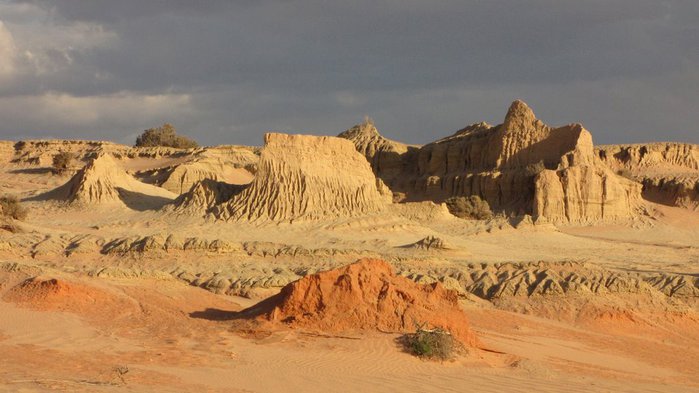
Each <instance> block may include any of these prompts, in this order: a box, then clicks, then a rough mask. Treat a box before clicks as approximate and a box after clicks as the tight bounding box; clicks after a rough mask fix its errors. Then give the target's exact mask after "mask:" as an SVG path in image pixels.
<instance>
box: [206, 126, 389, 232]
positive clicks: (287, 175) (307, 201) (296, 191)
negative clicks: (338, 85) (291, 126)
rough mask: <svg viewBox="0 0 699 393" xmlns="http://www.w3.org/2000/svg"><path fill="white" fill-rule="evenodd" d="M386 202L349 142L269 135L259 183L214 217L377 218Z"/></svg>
mask: <svg viewBox="0 0 699 393" xmlns="http://www.w3.org/2000/svg"><path fill="white" fill-rule="evenodd" d="M388 201H390V195H389V194H388V192H387V189H385V186H384V185H383V183H382V182H381V181H380V180H377V179H376V177H375V176H374V174H373V173H372V171H371V168H370V166H369V164H368V163H367V162H366V160H365V159H364V158H363V157H362V156H361V155H360V154H359V153H357V151H356V150H355V149H354V146H353V145H352V144H351V143H350V142H349V141H347V140H344V139H341V138H335V137H317V136H306V135H286V134H275V133H269V134H266V135H265V146H264V148H263V150H262V155H261V157H260V162H259V165H258V169H257V173H256V175H255V179H254V180H253V181H252V182H251V183H250V184H249V185H248V186H247V187H246V188H245V189H244V190H243V191H241V192H240V193H238V194H236V195H234V196H233V197H232V198H231V200H230V201H228V202H226V203H224V204H222V205H219V206H217V207H216V208H214V209H213V212H214V214H215V215H216V216H217V217H219V218H223V219H232V220H250V221H275V222H279V221H295V220H317V219H324V218H337V217H350V216H360V215H365V214H369V213H374V212H377V211H379V210H381V209H382V208H383V207H384V205H385V204H386V203H387V202H388Z"/></svg>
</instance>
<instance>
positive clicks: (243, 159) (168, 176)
mask: <svg viewBox="0 0 699 393" xmlns="http://www.w3.org/2000/svg"><path fill="white" fill-rule="evenodd" d="M258 160H259V152H258V149H257V148H253V147H247V146H217V147H210V148H204V149H201V150H200V151H198V152H195V153H193V154H192V155H191V156H190V157H186V158H185V159H184V160H183V159H180V160H177V161H176V162H175V163H173V164H171V165H168V166H161V167H157V168H152V169H146V170H140V171H137V172H136V173H135V176H136V177H137V178H138V179H141V180H142V181H143V182H145V183H149V184H153V185H157V186H160V187H163V188H165V189H166V190H168V191H170V192H174V193H175V194H178V195H179V194H183V193H185V192H187V191H189V190H190V189H191V188H192V187H193V186H194V185H195V184H196V183H197V182H200V181H204V180H211V181H216V182H222V183H228V184H237V185H240V184H247V183H250V181H252V179H253V173H254V171H255V168H256V167H257V161H258Z"/></svg>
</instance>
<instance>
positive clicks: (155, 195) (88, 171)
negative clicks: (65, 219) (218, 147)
mask: <svg viewBox="0 0 699 393" xmlns="http://www.w3.org/2000/svg"><path fill="white" fill-rule="evenodd" d="M42 197H43V198H46V199H59V200H64V201H67V202H70V203H71V204H76V205H97V204H118V205H127V206H130V207H133V208H136V209H140V208H149V207H154V206H161V205H163V204H165V203H168V202H171V201H172V200H173V199H175V197H176V195H175V194H173V193H171V192H169V191H167V190H165V189H162V188H160V187H156V186H152V185H150V184H145V183H141V182H139V181H138V180H136V179H134V178H133V177H132V176H130V175H129V174H127V173H126V172H125V171H124V170H123V169H121V168H120V167H119V164H118V163H117V162H116V161H115V160H114V158H112V156H110V155H108V154H100V155H98V156H97V157H96V158H95V159H94V160H92V161H91V162H90V163H89V164H87V165H86V166H85V167H84V168H83V169H81V170H80V171H78V173H77V174H75V176H73V177H72V178H71V179H70V180H69V181H68V182H67V183H66V184H64V185H63V186H61V187H58V188H57V189H54V190H53V191H50V192H48V193H46V194H44V195H43V196H42Z"/></svg>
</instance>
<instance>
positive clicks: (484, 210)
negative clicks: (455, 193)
mask: <svg viewBox="0 0 699 393" xmlns="http://www.w3.org/2000/svg"><path fill="white" fill-rule="evenodd" d="M445 203H446V204H447V209H449V212H450V213H451V214H453V215H455V216H457V217H459V218H464V219H469V220H489V219H491V218H493V212H492V211H491V210H490V205H488V202H486V201H484V200H482V199H481V198H480V197H479V196H478V195H471V196H467V197H464V196H459V197H451V198H449V199H447V200H446V201H445Z"/></svg>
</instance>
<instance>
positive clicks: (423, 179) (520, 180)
mask: <svg viewBox="0 0 699 393" xmlns="http://www.w3.org/2000/svg"><path fill="white" fill-rule="evenodd" d="M377 134H378V133H377ZM359 135H361V134H358V133H350V132H346V133H343V134H341V136H343V137H345V138H348V139H350V140H352V141H353V142H354V143H355V146H358V150H359V151H360V152H362V153H363V154H365V156H366V157H367V159H368V160H369V162H371V163H372V164H374V163H375V162H376V161H377V160H376V155H377V154H380V153H377V152H380V151H381V146H383V145H384V142H383V141H382V140H381V138H380V137H377V136H373V137H372V138H371V139H369V138H364V140H368V141H369V142H373V143H374V146H373V147H364V145H363V144H362V143H360V142H361V141H362V139H361V138H360V136H359ZM359 147H362V148H359ZM392 162H400V163H401V168H402V171H401V172H400V173H399V174H396V173H395V169H392V170H391V171H384V170H382V168H381V166H379V165H376V164H374V165H373V169H374V171H375V172H376V173H377V176H378V177H379V178H381V179H383V180H384V181H385V183H386V184H387V185H388V186H389V187H390V188H391V190H392V191H393V192H396V193H402V194H405V196H406V198H407V200H432V201H436V202H440V201H443V200H445V199H447V198H449V197H451V196H461V195H465V196H467V195H478V196H480V197H481V198H483V199H484V200H486V201H487V202H488V203H489V204H490V206H491V207H492V208H493V209H494V210H496V211H502V212H505V213H507V214H532V215H534V216H537V217H546V218H548V219H550V220H551V221H557V222H587V221H596V220H607V219H609V220H614V219H621V218H629V217H632V216H633V215H634V211H635V208H636V207H637V205H638V204H639V203H640V185H638V184H635V183H634V182H632V181H629V180H627V179H624V178H622V177H620V176H617V175H616V174H615V173H613V172H612V171H611V170H609V169H608V168H606V167H605V166H604V165H602V164H601V163H600V162H599V159H598V158H596V156H595V154H594V148H593V143H592V136H591V135H590V133H589V132H588V131H587V130H585V129H584V128H583V127H582V126H581V125H580V124H571V125H566V126H563V127H557V128H554V127H549V126H547V125H546V124H544V123H543V122H541V121H540V120H538V119H536V116H535V115H534V112H533V111H532V110H531V109H530V108H529V107H528V106H527V105H526V104H525V103H524V102H522V101H515V102H513V103H512V105H511V106H510V108H509V110H508V112H507V115H506V116H505V120H504V122H503V123H502V124H501V125H498V126H490V125H488V124H486V123H477V124H473V125H471V126H468V127H466V128H464V129H462V130H460V131H458V132H456V133H455V134H454V135H451V136H449V137H446V138H443V139H440V140H438V141H435V142H432V143H429V144H427V145H425V146H422V147H420V148H415V149H414V150H407V151H405V152H403V153H401V154H400V158H392ZM395 166H396V165H392V166H391V167H392V168H395Z"/></svg>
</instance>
